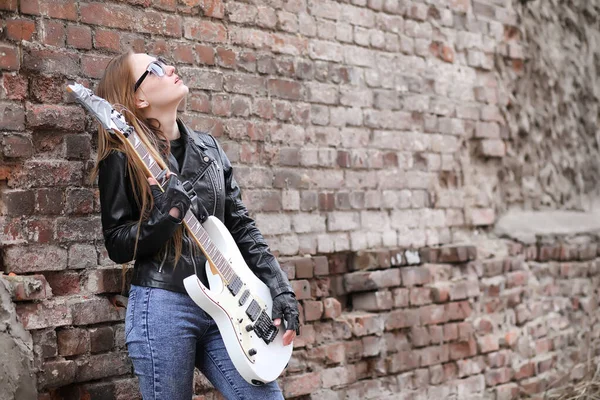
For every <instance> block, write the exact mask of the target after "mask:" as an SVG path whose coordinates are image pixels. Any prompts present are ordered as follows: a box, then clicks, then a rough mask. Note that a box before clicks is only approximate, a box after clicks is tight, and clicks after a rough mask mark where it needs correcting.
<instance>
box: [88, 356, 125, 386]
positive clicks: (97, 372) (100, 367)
mask: <svg viewBox="0 0 600 400" xmlns="http://www.w3.org/2000/svg"><path fill="white" fill-rule="evenodd" d="M77 368H78V369H77V380H78V381H80V382H85V381H91V380H95V379H102V378H106V377H109V376H117V375H125V374H128V373H130V372H131V361H130V359H129V356H128V355H127V353H126V352H117V353H106V354H94V355H90V356H89V358H79V359H77Z"/></svg>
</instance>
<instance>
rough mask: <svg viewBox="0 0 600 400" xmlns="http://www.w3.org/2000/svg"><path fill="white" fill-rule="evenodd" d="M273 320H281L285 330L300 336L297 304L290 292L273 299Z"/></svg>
mask: <svg viewBox="0 0 600 400" xmlns="http://www.w3.org/2000/svg"><path fill="white" fill-rule="evenodd" d="M272 314H273V319H277V318H283V320H284V321H285V322H286V327H285V329H286V330H291V331H296V335H299V334H300V319H299V317H298V315H299V314H298V302H297V301H296V296H295V295H294V293H292V292H284V293H281V294H278V295H277V296H275V298H274V299H273V313H272Z"/></svg>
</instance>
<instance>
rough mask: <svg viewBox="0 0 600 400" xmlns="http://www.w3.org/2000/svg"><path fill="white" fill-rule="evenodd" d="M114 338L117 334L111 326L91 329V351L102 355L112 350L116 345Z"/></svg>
mask: <svg viewBox="0 0 600 400" xmlns="http://www.w3.org/2000/svg"><path fill="white" fill-rule="evenodd" d="M114 336H115V333H114V331H113V328H112V327H110V326H103V327H98V328H93V329H90V330H89V337H90V351H91V352H92V353H101V352H104V351H108V350H111V349H112V348H113V347H114V344H115V343H114V342H115V341H114Z"/></svg>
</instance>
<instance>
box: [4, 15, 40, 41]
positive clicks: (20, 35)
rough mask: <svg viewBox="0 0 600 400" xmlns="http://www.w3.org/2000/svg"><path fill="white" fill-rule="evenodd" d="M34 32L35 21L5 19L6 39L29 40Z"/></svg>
mask: <svg viewBox="0 0 600 400" xmlns="http://www.w3.org/2000/svg"><path fill="white" fill-rule="evenodd" d="M34 32H35V22H34V21H31V20H29V19H12V20H8V21H6V36H7V37H8V39H11V40H17V41H20V40H27V41H31V40H32V39H33V33H34Z"/></svg>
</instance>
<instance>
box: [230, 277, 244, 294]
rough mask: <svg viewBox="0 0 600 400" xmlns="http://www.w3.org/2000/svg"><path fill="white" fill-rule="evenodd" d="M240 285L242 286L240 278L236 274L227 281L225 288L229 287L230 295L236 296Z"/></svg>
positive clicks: (240, 287)
mask: <svg viewBox="0 0 600 400" xmlns="http://www.w3.org/2000/svg"><path fill="white" fill-rule="evenodd" d="M242 286H244V284H243V283H242V280H241V279H240V278H239V277H238V276H236V277H235V279H233V280H232V281H231V282H229V285H227V289H229V291H230V292H231V294H232V295H234V296H237V294H238V293H239V292H240V290H241V289H242Z"/></svg>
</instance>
